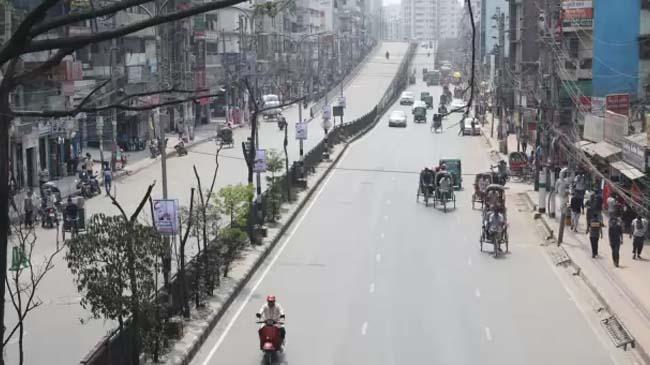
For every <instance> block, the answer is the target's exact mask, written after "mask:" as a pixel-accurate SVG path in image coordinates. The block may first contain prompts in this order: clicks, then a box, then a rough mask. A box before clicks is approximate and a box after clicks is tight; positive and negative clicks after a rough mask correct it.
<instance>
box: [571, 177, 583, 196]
mask: <svg viewBox="0 0 650 365" xmlns="http://www.w3.org/2000/svg"><path fill="white" fill-rule="evenodd" d="M585 180H586V179H585V175H583V174H578V175H576V177H575V178H574V179H573V191H574V192H575V194H576V195H579V196H581V197H583V198H584V196H585V189H586V181H585Z"/></svg>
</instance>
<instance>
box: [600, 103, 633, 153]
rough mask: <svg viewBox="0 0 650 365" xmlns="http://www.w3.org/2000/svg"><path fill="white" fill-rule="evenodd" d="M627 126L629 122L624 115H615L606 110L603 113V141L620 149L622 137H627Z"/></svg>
mask: <svg viewBox="0 0 650 365" xmlns="http://www.w3.org/2000/svg"><path fill="white" fill-rule="evenodd" d="M628 126H629V121H628V117H627V116H626V115H621V114H617V113H614V112H611V111H609V110H608V111H606V112H605V123H604V125H603V138H604V139H605V141H607V142H609V143H611V144H613V145H615V146H618V147H621V145H622V143H623V137H625V136H627V135H628Z"/></svg>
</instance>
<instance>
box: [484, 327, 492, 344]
mask: <svg viewBox="0 0 650 365" xmlns="http://www.w3.org/2000/svg"><path fill="white" fill-rule="evenodd" d="M485 338H487V340H488V341H492V332H490V327H485Z"/></svg>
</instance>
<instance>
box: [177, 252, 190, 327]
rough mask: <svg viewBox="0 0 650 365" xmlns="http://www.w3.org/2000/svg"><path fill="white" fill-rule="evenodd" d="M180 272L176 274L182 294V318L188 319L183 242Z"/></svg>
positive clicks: (188, 306) (188, 304) (188, 305)
mask: <svg viewBox="0 0 650 365" xmlns="http://www.w3.org/2000/svg"><path fill="white" fill-rule="evenodd" d="M180 253H181V270H180V272H179V273H178V275H179V277H180V280H181V292H182V293H183V317H185V318H187V319H189V318H190V303H189V298H188V295H187V292H188V290H187V278H186V277H185V242H181V252H180Z"/></svg>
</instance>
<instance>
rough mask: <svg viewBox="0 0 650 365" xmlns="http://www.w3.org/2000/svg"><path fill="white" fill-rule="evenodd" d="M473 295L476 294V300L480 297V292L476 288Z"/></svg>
mask: <svg viewBox="0 0 650 365" xmlns="http://www.w3.org/2000/svg"><path fill="white" fill-rule="evenodd" d="M474 294H476V297H477V298H480V297H481V291H480V290H478V288H476V291H475V292H474Z"/></svg>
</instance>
